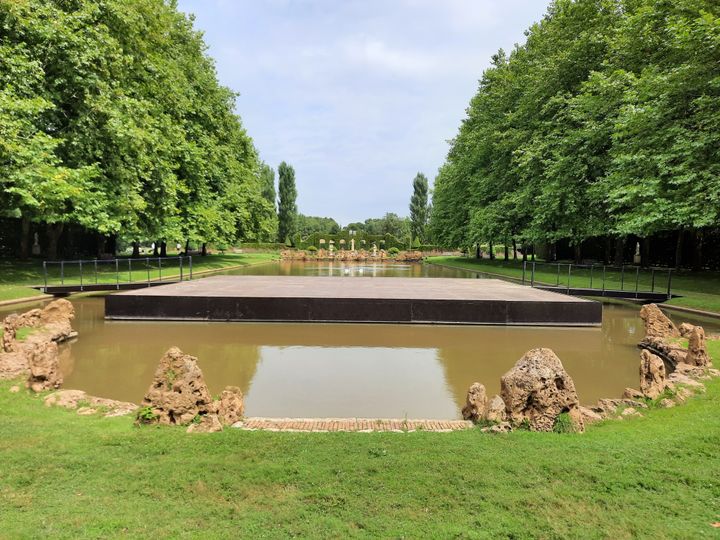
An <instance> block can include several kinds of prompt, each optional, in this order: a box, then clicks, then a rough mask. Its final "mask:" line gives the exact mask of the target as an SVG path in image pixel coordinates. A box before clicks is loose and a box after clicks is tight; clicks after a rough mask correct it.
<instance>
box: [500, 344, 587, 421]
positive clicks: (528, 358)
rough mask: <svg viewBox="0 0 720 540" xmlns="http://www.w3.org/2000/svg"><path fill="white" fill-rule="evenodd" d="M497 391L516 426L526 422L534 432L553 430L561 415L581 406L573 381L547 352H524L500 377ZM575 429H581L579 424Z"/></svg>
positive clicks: (553, 356) (556, 359) (559, 363)
mask: <svg viewBox="0 0 720 540" xmlns="http://www.w3.org/2000/svg"><path fill="white" fill-rule="evenodd" d="M500 388H501V391H500V394H501V396H502V399H503V401H504V402H505V405H506V407H507V412H508V417H509V419H510V421H511V422H512V423H513V424H516V425H517V424H521V423H523V422H527V423H528V425H529V427H530V429H532V430H535V431H552V429H553V426H554V424H555V420H556V419H557V417H558V416H559V415H560V414H561V413H564V412H567V413H572V411H573V409H577V408H578V407H579V406H580V404H579V402H578V396H577V392H576V391H575V384H574V383H573V380H572V379H571V378H570V376H569V375H568V374H567V372H566V371H565V368H563V365H562V362H560V359H559V358H558V357H557V356H556V355H555V353H554V352H553V351H552V350H550V349H532V350H531V351H528V352H527V353H525V355H524V356H523V357H522V358H521V359H520V360H518V362H517V363H516V364H515V367H513V368H512V369H511V370H510V371H508V372H507V373H506V374H505V375H503V376H502V378H501V379H500ZM571 416H573V415H572V414H571ZM576 417H577V416H576ZM575 427H576V430H578V431H581V430H582V429H583V426H582V425H576V426H575Z"/></svg>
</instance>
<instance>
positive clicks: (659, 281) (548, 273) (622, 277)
mask: <svg viewBox="0 0 720 540" xmlns="http://www.w3.org/2000/svg"><path fill="white" fill-rule="evenodd" d="M672 277H673V269H672V268H654V267H649V268H642V267H640V266H636V265H622V266H612V265H599V264H597V265H596V264H572V263H542V262H536V261H532V262H530V261H526V262H523V267H522V283H523V285H525V284H526V283H527V282H528V281H529V283H530V286H531V287H535V286H545V287H554V288H556V289H561V290H562V289H565V290H566V291H567V292H568V293H569V292H570V290H571V289H585V290H592V291H601V292H605V291H613V292H627V293H628V296H630V297H631V296H633V295H634V296H635V297H636V298H639V297H640V296H642V294H643V293H656V292H658V293H660V292H665V294H666V296H667V298H668V300H669V299H670V298H672Z"/></svg>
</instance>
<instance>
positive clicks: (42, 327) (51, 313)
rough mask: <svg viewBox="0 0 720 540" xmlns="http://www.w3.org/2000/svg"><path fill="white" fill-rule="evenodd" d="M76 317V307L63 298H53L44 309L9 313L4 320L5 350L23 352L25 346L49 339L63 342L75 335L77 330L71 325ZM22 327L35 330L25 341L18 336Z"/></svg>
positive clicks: (3, 343)
mask: <svg viewBox="0 0 720 540" xmlns="http://www.w3.org/2000/svg"><path fill="white" fill-rule="evenodd" d="M74 318H75V308H74V307H73V305H72V304H71V303H70V302H69V301H67V300H65V299H63V298H60V299H58V300H53V301H52V302H50V303H49V304H47V305H46V306H45V307H44V308H42V309H31V310H30V311H26V312H25V313H22V314H20V315H17V314H12V315H8V316H7V317H5V319H4V320H3V336H2V348H3V350H4V351H5V352H22V350H23V348H25V346H32V344H33V343H39V342H42V341H48V340H50V341H57V342H61V341H65V340H66V339H69V338H71V337H75V336H76V335H77V332H75V331H74V330H73V329H72V325H71V323H72V320H73V319H74ZM20 328H34V329H35V331H34V332H33V333H32V334H30V336H28V338H27V339H26V340H25V341H24V342H23V341H18V340H17V338H16V336H17V331H18V330H19V329H20Z"/></svg>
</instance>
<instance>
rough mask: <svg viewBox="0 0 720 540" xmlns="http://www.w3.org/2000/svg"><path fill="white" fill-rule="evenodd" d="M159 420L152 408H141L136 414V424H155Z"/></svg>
mask: <svg viewBox="0 0 720 540" xmlns="http://www.w3.org/2000/svg"><path fill="white" fill-rule="evenodd" d="M157 419H158V415H157V414H155V413H154V412H153V408H152V407H150V406H147V407H140V408H139V409H138V410H137V412H136V413H135V422H136V423H137V424H142V425H145V424H154V423H155V422H156V421H157Z"/></svg>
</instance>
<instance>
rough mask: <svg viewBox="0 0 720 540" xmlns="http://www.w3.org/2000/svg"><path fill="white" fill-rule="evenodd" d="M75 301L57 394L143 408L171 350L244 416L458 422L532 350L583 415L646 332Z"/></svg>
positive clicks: (612, 323) (623, 317)
mask: <svg viewBox="0 0 720 540" xmlns="http://www.w3.org/2000/svg"><path fill="white" fill-rule="evenodd" d="M232 273H234V274H240V273H242V274H281V275H335V276H348V277H351V276H353V275H363V276H368V275H378V276H381V275H382V276H388V275H391V276H418V277H419V276H423V277H425V276H430V277H432V276H439V277H472V278H474V277H475V276H474V275H472V274H470V273H467V272H464V271H462V270H451V269H445V268H439V267H433V266H428V265H420V264H406V265H380V264H377V265H373V264H348V263H335V264H328V263H302V262H283V263H276V264H268V265H262V266H255V267H251V268H246V269H244V270H242V271H234V272H232ZM71 301H72V302H73V304H74V305H75V309H76V313H77V317H76V321H75V324H74V326H75V327H76V329H77V330H78V331H79V334H80V335H79V338H78V339H77V340H76V341H74V342H73V343H71V344H67V345H65V346H64V347H63V349H64V351H63V360H62V370H63V372H64V376H65V385H64V386H65V387H66V388H79V389H82V390H86V391H87V392H89V393H91V394H94V395H99V396H103V397H109V398H115V399H120V400H128V401H134V402H139V401H140V400H142V397H143V395H144V393H145V391H146V390H147V388H148V386H149V385H150V382H151V381H152V377H153V373H154V371H155V368H156V366H157V362H158V360H159V359H160V357H161V356H162V354H163V353H164V352H165V351H166V350H167V349H168V348H169V347H170V346H173V345H176V346H179V347H180V348H181V349H182V350H183V351H185V352H187V353H190V354H192V355H194V356H197V357H198V359H199V364H200V367H201V368H202V370H203V373H204V374H205V379H206V381H207V383H208V385H209V387H210V390H211V392H212V393H213V394H216V393H219V392H220V391H221V390H222V389H223V388H224V387H225V386H226V385H235V386H239V387H240V388H241V389H242V391H243V393H244V394H245V396H246V414H248V415H249V416H279V417H286V416H289V417H316V416H320V417H327V416H334V417H399V418H402V417H405V416H407V417H409V418H455V417H459V415H460V409H461V407H462V406H463V404H464V401H465V394H466V392H467V389H468V387H469V386H470V385H471V384H472V383H473V382H475V381H480V382H482V383H483V384H484V385H485V386H486V387H487V389H488V392H489V393H490V395H492V394H494V393H497V392H499V390H500V376H501V375H502V374H503V373H505V372H506V371H507V370H508V369H510V368H511V367H512V366H513V364H514V363H515V362H516V361H517V360H518V359H519V358H520V357H521V356H522V355H523V353H525V352H526V351H527V350H528V349H531V348H533V347H550V348H552V349H553V350H554V351H555V352H556V353H557V354H558V356H559V357H560V359H561V360H562V362H563V364H564V366H565V368H566V369H567V371H568V372H569V373H570V375H571V376H572V377H573V379H574V380H575V385H576V387H577V390H578V393H579V394H580V399H581V400H582V402H584V403H592V402H594V401H595V400H597V399H598V398H601V397H613V396H620V394H621V393H622V391H623V389H624V388H625V387H627V386H633V387H637V386H638V362H639V352H638V350H637V349H636V346H635V345H636V343H637V342H638V341H639V340H640V339H641V338H642V335H643V325H642V321H641V320H640V319H639V317H638V308H636V307H634V306H630V305H625V304H606V305H605V306H604V309H603V325H602V327H601V328H552V327H543V328H538V327H520V328H519V327H482V326H414V325H413V326H410V325H374V324H360V325H350V324H283V323H272V324H260V323H224V322H213V323H202V322H185V323H183V322H125V321H105V320H104V318H103V315H104V299H103V298H102V297H80V298H72V297H71ZM11 311H17V308H14V309H11V308H4V309H3V310H2V313H8V312H11ZM683 319H684V320H688V318H687V317H683ZM703 324H704V326H705V327H706V330H709V331H717V330H718V327H717V325H716V326H714V327H713V325H712V324H708V323H707V321H704V322H703Z"/></svg>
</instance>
